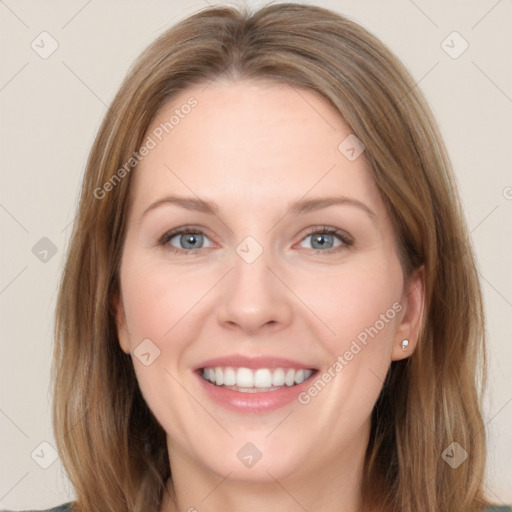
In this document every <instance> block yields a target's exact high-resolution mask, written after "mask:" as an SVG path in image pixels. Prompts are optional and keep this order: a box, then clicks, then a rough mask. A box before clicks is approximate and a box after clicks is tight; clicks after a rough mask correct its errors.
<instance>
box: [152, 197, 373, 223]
mask: <svg viewBox="0 0 512 512" xmlns="http://www.w3.org/2000/svg"><path fill="white" fill-rule="evenodd" d="M165 204H174V205H176V206H180V207H181V208H184V209H186V210H191V211H197V212H201V213H206V214H208V215H217V214H218V213H219V210H220V209H219V206H218V205H217V203H215V201H206V200H204V199H199V198H195V197H182V196H175V195H171V196H167V197H164V198H162V199H159V200H158V201H155V202H154V203H152V204H150V205H149V206H148V207H147V208H146V209H145V210H144V212H143V213H142V216H145V215H146V214H147V213H148V212H150V211H151V210H154V209H155V208H157V207H159V206H162V205H165ZM333 205H350V206H356V207H358V208H360V209H362V210H364V211H365V212H366V213H367V214H368V215H369V216H370V217H371V218H372V220H375V219H376V218H377V215H376V214H375V212H374V211H373V210H372V209H371V208H369V207H368V206H367V205H366V204H364V203H363V202H361V201H359V200H357V199H354V198H352V197H345V196H331V197H314V198H311V199H302V200H301V199H299V200H297V201H293V202H291V203H290V204H289V205H288V210H287V211H289V212H290V213H296V214H304V213H309V212H312V211H316V210H321V209H323V208H327V207H329V206H333Z"/></svg>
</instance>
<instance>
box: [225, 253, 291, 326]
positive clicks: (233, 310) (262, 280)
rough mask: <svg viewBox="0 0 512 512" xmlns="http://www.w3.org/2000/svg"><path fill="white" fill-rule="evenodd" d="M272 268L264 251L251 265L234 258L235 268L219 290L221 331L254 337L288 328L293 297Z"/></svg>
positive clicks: (239, 258) (236, 256) (238, 257)
mask: <svg viewBox="0 0 512 512" xmlns="http://www.w3.org/2000/svg"><path fill="white" fill-rule="evenodd" d="M275 267H276V265H274V264H273V262H272V261H270V258H269V257H268V256H267V251H263V253H262V254H261V255H260V256H259V257H258V258H257V259H256V260H255V261H253V262H252V263H248V262H247V261H245V260H244V259H243V258H242V257H240V256H239V255H238V254H236V255H235V258H234V268H233V269H232V270H231V272H229V275H228V276H226V279H224V280H223V281H224V286H223V287H222V289H221V290H219V292H220V293H219V304H218V307H217V320H218V322H219V323H220V324H221V325H222V327H223V328H228V329H239V330H241V331H243V333H244V334H245V335H247V336H250V335H252V336H254V335H257V334H259V333H265V334H269V333H270V332H271V331H272V332H274V331H278V330H281V329H285V328H286V327H288V326H289V324H290V322H291V319H292V307H293V303H292V301H293V294H292V292H291V291H290V289H289V288H288V287H287V286H286V283H285V279H283V277H282V276H280V275H279V274H280V272H279V270H278V269H277V268H275Z"/></svg>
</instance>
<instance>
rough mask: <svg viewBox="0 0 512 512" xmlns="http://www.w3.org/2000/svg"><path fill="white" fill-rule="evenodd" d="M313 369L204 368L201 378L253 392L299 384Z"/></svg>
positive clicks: (218, 384) (217, 384) (219, 384)
mask: <svg viewBox="0 0 512 512" xmlns="http://www.w3.org/2000/svg"><path fill="white" fill-rule="evenodd" d="M312 373H313V370H304V369H300V370H295V369H293V368H287V369H283V368H276V369H274V370H270V369H268V368H259V369H257V370H251V369H250V368H231V367H228V368H222V367H216V368H204V369H203V378H204V379H205V380H207V381H209V382H211V383H212V384H215V385H216V386H222V385H224V386H228V387H230V386H236V387H238V388H244V389H239V391H246V392H255V391H257V389H256V388H266V389H268V388H274V389H275V388H279V387H283V386H284V385H285V384H286V386H294V385H296V384H301V383H302V382H304V381H305V380H306V379H308V378H309V377H310V376H311V375H312Z"/></svg>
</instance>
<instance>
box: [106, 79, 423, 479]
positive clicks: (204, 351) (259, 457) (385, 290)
mask: <svg viewBox="0 0 512 512" xmlns="http://www.w3.org/2000/svg"><path fill="white" fill-rule="evenodd" d="M190 97H193V98H195V100H196V101H197V104H196V106H195V107H194V108H190V109H188V108H183V109H181V110H180V112H181V115H180V116H179V122H178V123H176V124H175V125H174V126H173V128H172V130H169V128H168V126H169V125H167V131H168V132H169V133H168V134H166V133H165V131H164V132H163V135H164V136H161V132H162V128H161V123H166V122H169V119H170V118H171V116H172V115H173V114H175V110H176V109H180V107H181V106H182V105H186V104H187V100H188V99H189V98H190ZM184 112H188V113H186V114H185V113H184ZM159 127H160V130H158V128H159ZM155 133H158V134H160V137H161V139H162V140H161V141H160V140H158V137H156V136H155V135H154V134H155ZM350 134H351V131H350V129H349V127H348V126H347V125H346V124H345V123H344V122H343V120H342V119H341V118H340V117H339V115H338V114H337V113H336V112H335V111H334V110H333V109H332V108H331V107H330V106H329V105H328V104H327V103H326V102H325V101H324V100H323V99H322V98H320V97H319V96H317V95H316V94H315V93H314V92H312V91H309V90H300V94H299V90H297V89H294V88H291V87H289V86H287V85H280V84H275V83H274V84H269V83H266V82H235V83H220V82H214V83H212V84H210V85H209V86H208V87H206V88H205V85H204V84H203V85H201V86H194V87H190V88H189V89H187V90H186V91H183V92H182V93H181V94H180V95H179V96H176V97H174V98H173V99H172V101H171V102H169V103H168V104H167V105H165V106H164V107H163V108H162V109H161V111H160V112H159V114H158V115H157V117H156V118H155V119H154V120H153V122H152V125H151V126H150V127H149V129H148V132H147V134H146V137H147V136H151V137H152V139H153V140H154V141H155V142H156V146H155V147H154V148H152V149H151V150H150V151H149V154H147V155H146V156H145V157H144V158H143V160H142V161H141V162H140V164H139V166H138V167H137V169H136V170H135V171H134V173H135V174H134V176H133V178H134V182H133V183H132V185H133V187H134V188H133V190H132V194H133V195H132V204H131V208H130V211H129V216H128V224H127V233H126V239H125V245H124V249H123V257H122V264H121V270H120V284H121V286H120V290H121V293H120V297H119V298H116V308H117V323H118V337H119V342H120V346H121V348H122V349H123V350H124V351H125V352H127V353H131V355H132V360H133V365H134V369H135V372H136V375H137V379H138V382H139V386H140V388H141V391H142V393H143V395H144V397H145V399H146V401H147V403H148V405H149V407H150V409H151V410H152V412H153V414H154V415H155V417H156V418H157V420H158V421H159V422H160V424H161V425H162V426H163V428H164V429H165V431H166V432H167V437H168V447H169V453H170V458H171V461H170V462H171V468H172V466H173V464H175V465H179V464H182V465H184V464H188V465H189V467H194V468H196V469H197V471H203V472H210V473H212V474H215V475H217V476H219V475H220V476H222V477H224V476H225V475H227V474H228V473H231V476H230V478H235V479H237V478H238V479H240V480H261V481H263V480H268V479H269V473H270V474H272V475H273V476H274V477H275V478H276V479H281V480H284V479H286V478H288V477H290V478H291V477H292V476H300V475H307V474H308V473H311V474H317V475H318V474H323V473H326V472H332V471H333V470H334V469H335V468H336V466H337V465H341V464H345V463H346V462H347V461H350V460H352V461H353V460H355V459H360V457H361V456H362V453H363V452H364V449H365V448H366V444H367V442H368V434H369V427H370V415H371V411H372V408H373V406H374V404H375V402H376V400H377V398H378V395H379V392H380V390H381V388H382V385H383V381H384V378H385V375H386V372H387V370H388V368H389V366H390V364H391V362H392V361H393V360H396V359H400V358H403V357H406V356H408V355H410V353H411V352H412V351H413V350H414V345H415V342H416V338H417V334H418V322H419V317H420V313H421V281H420V278H419V277H414V276H413V278H411V280H409V281H407V282H405V281H404V276H403V272H402V268H401V265H400V261H399V257H398V251H397V246H396V241H395V235H394V233H393V229H392V225H391V221H390V218H389V216H388V215H387V213H386V210H385V206H384V203H383V201H382V199H381V197H380V195H379V192H378V190H377V188H376V185H375V184H374V182H373V180H372V177H371V174H370V171H369V167H368V164H367V162H366V160H365V155H364V152H363V153H362V154H361V155H360V156H359V157H358V158H355V159H354V155H355V154H356V152H357V150H358V149H359V148H358V147H357V146H354V142H353V139H348V142H345V143H344V145H343V144H342V146H341V150H340V149H339V146H340V143H342V141H344V140H345V139H346V138H347V137H348V136H349V135H350ZM145 139H146V138H145ZM151 145H152V144H151ZM350 147H354V149H355V151H354V152H352V151H350ZM348 157H350V158H348ZM170 196H174V197H175V198H187V200H183V201H181V202H179V201H171V200H169V199H168V198H169V197H170ZM166 198H167V199H168V200H165V199H166ZM326 198H336V200H334V201H331V202H329V201H324V202H321V201H316V200H317V199H326ZM199 200H202V201H207V202H209V203H210V207H211V208H212V210H213V211H209V209H208V208H207V207H206V206H205V205H204V204H203V205H202V206H201V205H200V203H198V201H199ZM298 201H300V202H302V203H299V206H296V207H295V208H292V207H291V205H292V204H293V203H296V202H298ZM308 201H309V203H308ZM315 201H316V202H315ZM404 338H407V339H409V346H408V348H407V351H404V350H403V349H402V347H401V341H402V340H403V339H404ZM214 360H215V361H214ZM204 368H207V369H206V371H203V369H204ZM215 368H218V369H217V370H215ZM294 370H295V371H294ZM203 373H204V375H205V377H206V378H208V379H211V380H214V379H216V380H215V383H213V382H211V380H210V382H207V381H206V380H205V378H204V377H203ZM304 379H306V380H304ZM283 381H284V382H283ZM292 383H293V385H291V384H292ZM305 461H307V464H306V463H305ZM267 471H268V473H267Z"/></svg>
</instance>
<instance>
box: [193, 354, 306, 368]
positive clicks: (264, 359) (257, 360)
mask: <svg viewBox="0 0 512 512" xmlns="http://www.w3.org/2000/svg"><path fill="white" fill-rule="evenodd" d="M227 366H231V367H234V368H251V369H253V370H257V369H258V368H295V369H298V370H300V369H304V370H308V369H311V370H314V369H315V368H314V367H313V366H312V365H310V364H304V363H301V362H299V361H293V360H292V359H285V358H282V357H273V356H253V357H248V356H243V355H241V354H231V355H228V356H223V357H216V358H213V359H208V360H206V361H203V362H202V363H200V364H198V365H197V366H196V367H195V368H194V370H200V369H203V368H216V367H227Z"/></svg>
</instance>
